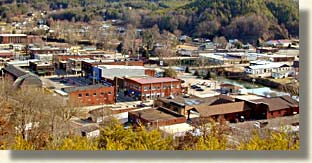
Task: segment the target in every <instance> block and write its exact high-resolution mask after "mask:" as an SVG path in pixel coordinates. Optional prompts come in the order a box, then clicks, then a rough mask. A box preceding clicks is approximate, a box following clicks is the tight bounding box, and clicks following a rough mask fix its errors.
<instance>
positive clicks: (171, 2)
mask: <svg viewBox="0 0 312 163" xmlns="http://www.w3.org/2000/svg"><path fill="white" fill-rule="evenodd" d="M193 1H194V0H167V1H163V2H162V3H163V4H164V5H166V6H168V7H169V8H163V9H158V10H156V11H155V13H154V14H164V13H167V12H169V11H172V10H175V9H178V8H180V7H182V6H185V5H187V4H190V3H192V2H193Z"/></svg>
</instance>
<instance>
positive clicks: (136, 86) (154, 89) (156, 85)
mask: <svg viewBox="0 0 312 163" xmlns="http://www.w3.org/2000/svg"><path fill="white" fill-rule="evenodd" d="M123 89H124V91H125V92H126V94H127V95H130V96H133V97H135V98H137V99H141V100H146V99H156V98H158V97H169V96H178V95H181V93H182V88H181V80H179V79H175V78H169V77H163V78H155V77H125V78H124V82H123Z"/></svg>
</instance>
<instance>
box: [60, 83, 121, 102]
mask: <svg viewBox="0 0 312 163" xmlns="http://www.w3.org/2000/svg"><path fill="white" fill-rule="evenodd" d="M62 90H63V91H64V92H65V93H67V95H68V96H69V98H71V99H72V100H74V101H76V102H77V103H79V104H80V105H83V106H90V105H104V104H114V103H115V97H116V95H115V89H114V87H112V86H105V85H102V84H97V85H88V86H80V87H68V88H63V89H62Z"/></svg>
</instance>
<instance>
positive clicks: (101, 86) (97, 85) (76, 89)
mask: <svg viewBox="0 0 312 163" xmlns="http://www.w3.org/2000/svg"><path fill="white" fill-rule="evenodd" d="M103 87H108V86H106V85H102V84H96V85H87V86H78V87H67V88H64V89H63V91H64V92H66V93H71V92H75V91H84V90H89V89H99V88H103Z"/></svg>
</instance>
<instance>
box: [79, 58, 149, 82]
mask: <svg viewBox="0 0 312 163" xmlns="http://www.w3.org/2000/svg"><path fill="white" fill-rule="evenodd" d="M101 65H123V66H144V63H143V61H114V60H101V62H99V61H90V60H88V61H82V62H81V69H82V73H83V76H85V77H88V78H91V79H93V78H94V77H93V76H94V75H93V74H94V69H95V67H99V66H101ZM97 76H98V77H97V79H98V80H99V79H100V76H99V74H97Z"/></svg>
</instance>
